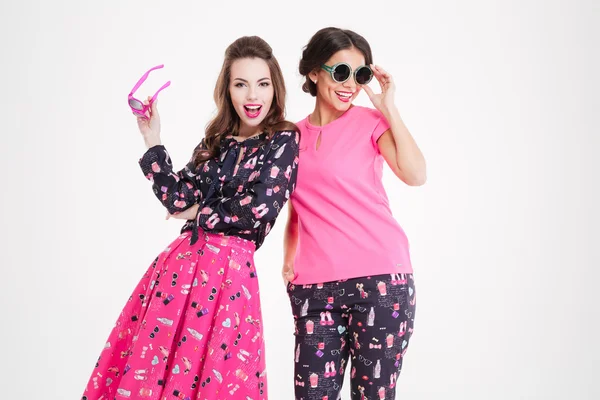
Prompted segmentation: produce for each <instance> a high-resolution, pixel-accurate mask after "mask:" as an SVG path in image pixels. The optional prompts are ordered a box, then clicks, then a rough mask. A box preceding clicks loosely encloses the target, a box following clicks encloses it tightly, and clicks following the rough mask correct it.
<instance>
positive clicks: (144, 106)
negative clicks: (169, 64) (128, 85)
mask: <svg viewBox="0 0 600 400" xmlns="http://www.w3.org/2000/svg"><path fill="white" fill-rule="evenodd" d="M164 66H165V65H164V64H160V65H157V66H156V67H153V68H150V69H149V70H148V71H146V73H145V74H144V75H142V77H141V78H140V79H139V80H138V81H137V83H136V84H135V85H134V86H133V89H131V91H130V92H129V95H127V104H129V108H131V111H132V112H133V114H135V116H136V117H140V118H145V119H148V116H147V115H146V112H147V111H148V110H149V109H150V107H152V103H154V101H155V100H156V97H157V96H158V94H159V93H160V92H161V91H162V90H163V89H166V88H167V87H169V85H170V84H171V81H167V83H165V84H164V85H162V86H161V87H160V89H158V90H157V91H156V93H154V96H152V98H151V99H150V101H149V102H148V104H144V102H143V101H140V100H139V99H136V98H135V97H133V94H134V93H135V92H136V91H137V90H138V89H139V88H140V86H142V83H144V82H145V81H146V79H148V76H149V75H150V72H152V71H154V70H157V69H160V68H163V67H164ZM132 102H137V103H139V104H140V107H141V109H140V108H137V107H135V106H134V105H133V104H132ZM136 106H137V104H136Z"/></svg>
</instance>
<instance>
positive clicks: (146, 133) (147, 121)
mask: <svg viewBox="0 0 600 400" xmlns="http://www.w3.org/2000/svg"><path fill="white" fill-rule="evenodd" d="M151 99H152V98H151V97H150V96H148V98H147V99H146V101H144V104H145V105H148V104H150V100H151ZM157 102H158V100H154V102H152V105H151V107H150V108H149V109H148V110H149V111H148V114H149V115H147V117H146V118H144V117H137V123H138V128H139V129H140V133H141V134H142V136H143V138H144V142H145V144H146V147H147V148H151V147H154V146H158V145H160V144H162V143H161V141H160V116H159V115H158V108H157V105H156V103H157Z"/></svg>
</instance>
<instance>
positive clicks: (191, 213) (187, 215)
mask: <svg viewBox="0 0 600 400" xmlns="http://www.w3.org/2000/svg"><path fill="white" fill-rule="evenodd" d="M198 208H200V206H199V205H198V204H194V205H193V206H191V207H190V208H188V209H187V210H185V211H182V212H180V213H177V214H169V212H168V211H167V218H166V219H169V218H175V219H185V220H191V219H195V218H196V215H197V214H198Z"/></svg>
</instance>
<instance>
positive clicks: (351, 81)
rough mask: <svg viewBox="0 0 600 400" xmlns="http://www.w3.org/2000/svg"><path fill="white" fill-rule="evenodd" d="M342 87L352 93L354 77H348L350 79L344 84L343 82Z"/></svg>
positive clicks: (354, 85) (354, 86)
mask: <svg viewBox="0 0 600 400" xmlns="http://www.w3.org/2000/svg"><path fill="white" fill-rule="evenodd" d="M342 86H344V88H346V89H349V90H352V91H354V90H356V82H355V81H354V75H350V78H348V80H346V82H344V83H343V84H342Z"/></svg>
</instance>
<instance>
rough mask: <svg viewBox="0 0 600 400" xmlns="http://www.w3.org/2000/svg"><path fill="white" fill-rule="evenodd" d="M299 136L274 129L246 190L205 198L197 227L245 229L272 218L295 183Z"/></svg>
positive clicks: (288, 196) (286, 198)
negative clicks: (268, 148) (229, 195)
mask: <svg viewBox="0 0 600 400" xmlns="http://www.w3.org/2000/svg"><path fill="white" fill-rule="evenodd" d="M299 139H300V137H299V135H298V133H297V132H290V131H283V132H276V133H275V135H274V137H273V138H272V139H271V140H272V143H271V146H272V148H271V150H270V151H269V152H268V153H267V156H266V159H265V160H262V162H263V164H262V166H261V168H260V170H258V171H257V173H256V174H257V177H256V178H255V179H254V180H253V181H252V182H250V184H249V185H248V189H247V190H245V191H243V192H242V193H238V194H236V195H235V196H233V197H230V198H209V199H206V200H205V201H204V203H203V204H202V205H201V207H202V209H201V210H200V212H199V213H198V216H197V221H196V222H197V224H198V226H199V227H201V228H202V229H204V230H217V231H224V230H227V229H229V228H237V229H240V230H249V229H253V228H257V227H258V226H260V225H261V224H266V223H267V222H269V221H272V220H274V219H275V218H276V217H277V215H278V214H279V211H280V210H281V208H282V207H283V206H284V204H285V203H286V201H287V200H288V199H289V198H290V196H291V194H292V192H293V190H294V188H295V186H296V176H297V171H298V143H299ZM259 162H260V160H259Z"/></svg>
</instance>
